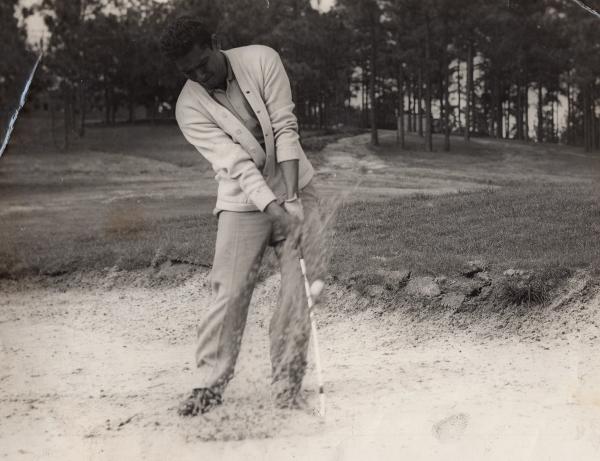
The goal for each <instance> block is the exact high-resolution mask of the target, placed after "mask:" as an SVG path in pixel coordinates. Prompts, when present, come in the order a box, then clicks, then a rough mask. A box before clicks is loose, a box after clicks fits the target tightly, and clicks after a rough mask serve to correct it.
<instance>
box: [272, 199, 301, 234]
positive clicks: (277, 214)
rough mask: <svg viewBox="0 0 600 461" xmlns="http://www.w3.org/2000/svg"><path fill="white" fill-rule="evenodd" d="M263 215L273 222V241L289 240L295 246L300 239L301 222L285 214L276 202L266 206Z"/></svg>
mask: <svg viewBox="0 0 600 461" xmlns="http://www.w3.org/2000/svg"><path fill="white" fill-rule="evenodd" d="M265 213H267V214H268V215H269V216H270V217H271V219H272V220H273V233H274V236H273V240H274V241H281V240H287V239H289V240H291V241H292V243H294V244H295V243H296V242H297V241H298V240H299V239H300V230H301V226H300V224H301V221H300V220H299V219H298V218H296V217H295V216H293V215H291V214H290V213H288V212H286V210H285V209H284V208H283V207H282V206H281V205H279V204H278V203H277V202H276V201H273V202H271V203H269V204H268V205H267V208H265Z"/></svg>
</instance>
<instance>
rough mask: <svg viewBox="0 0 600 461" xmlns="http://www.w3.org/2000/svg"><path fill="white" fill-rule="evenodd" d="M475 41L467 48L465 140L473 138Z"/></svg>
mask: <svg viewBox="0 0 600 461" xmlns="http://www.w3.org/2000/svg"><path fill="white" fill-rule="evenodd" d="M473 93H474V92H473V43H471V42H469V45H468V48H467V89H466V93H465V97H466V102H465V141H469V140H470V139H471V106H472V104H473Z"/></svg>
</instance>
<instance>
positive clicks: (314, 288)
mask: <svg viewBox="0 0 600 461" xmlns="http://www.w3.org/2000/svg"><path fill="white" fill-rule="evenodd" d="M324 286H325V284H324V283H323V280H315V281H314V282H313V283H312V284H311V285H310V295H311V296H312V298H313V299H316V298H318V297H319V295H320V294H321V292H322V291H323V287H324Z"/></svg>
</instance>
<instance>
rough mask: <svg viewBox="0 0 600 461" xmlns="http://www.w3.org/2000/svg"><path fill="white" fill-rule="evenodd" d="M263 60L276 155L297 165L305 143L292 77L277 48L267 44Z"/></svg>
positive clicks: (266, 96)
mask: <svg viewBox="0 0 600 461" xmlns="http://www.w3.org/2000/svg"><path fill="white" fill-rule="evenodd" d="M264 60H265V62H264V63H263V68H264V72H265V84H264V100H265V106H266V107H267V112H268V113H269V118H270V119H271V126H272V128H273V136H274V140H275V157H276V159H277V162H278V163H279V164H285V163H287V162H289V161H292V160H296V162H294V163H296V165H297V163H298V162H297V161H298V160H299V159H300V153H301V152H302V147H301V146H300V142H299V135H298V121H297V119H296V116H295V115H294V102H293V101H292V90H291V87H290V81H289V78H288V76H287V73H286V72H285V68H284V67H283V63H282V62H281V58H280V57H279V54H278V53H277V52H276V51H275V50H272V49H270V48H266V51H265V54H264ZM282 168H290V170H291V168H292V167H283V166H282ZM296 172H297V168H296ZM290 174H291V171H290ZM284 175H285V170H284ZM290 179H293V178H290ZM286 184H287V178H286ZM289 188H290V190H291V189H292V188H293V185H290V187H289ZM292 192H293V191H292Z"/></svg>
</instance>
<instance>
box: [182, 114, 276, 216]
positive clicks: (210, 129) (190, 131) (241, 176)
mask: <svg viewBox="0 0 600 461" xmlns="http://www.w3.org/2000/svg"><path fill="white" fill-rule="evenodd" d="M176 117H177V122H178V124H179V127H180V129H181V132H182V133H183V135H184V136H185V138H186V139H187V140H188V142H189V143H190V144H192V145H193V146H194V147H196V149H197V150H198V151H199V152H200V153H201V154H202V155H203V156H204V158H206V159H207V160H208V161H209V162H210V164H211V166H212V168H213V170H214V171H215V173H216V174H217V177H218V178H226V179H232V180H237V181H239V184H240V187H241V189H242V190H243V191H244V193H245V194H246V195H247V196H248V198H249V199H250V200H251V201H252V203H254V205H256V207H257V208H258V209H259V210H261V211H264V210H265V208H266V207H267V205H268V204H269V203H271V202H272V201H274V200H276V197H275V194H274V193H273V191H272V190H271V188H270V187H269V186H268V185H267V183H266V181H265V179H264V178H263V176H262V174H261V172H260V171H259V170H258V168H257V166H256V164H255V163H254V161H253V160H252V157H250V154H248V152H246V151H245V150H244V149H243V148H242V146H240V145H239V144H238V143H236V142H234V141H233V140H232V139H231V138H230V137H229V136H228V135H227V133H225V132H224V131H223V130H222V129H221V128H220V127H219V126H217V125H216V124H215V123H214V122H212V121H210V120H209V119H207V118H206V116H204V115H203V114H201V113H200V112H199V111H198V110H197V109H196V108H194V107H192V106H190V105H185V104H179V103H178V104H177V110H176Z"/></svg>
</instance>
